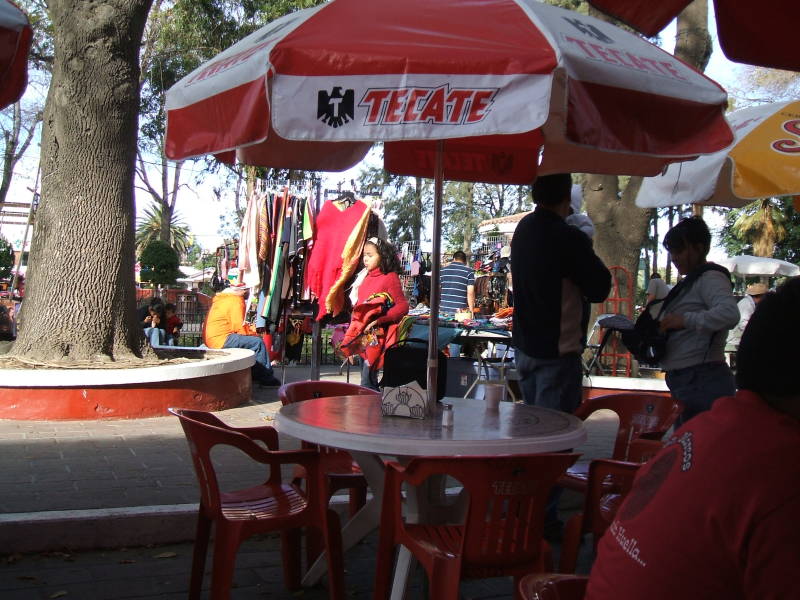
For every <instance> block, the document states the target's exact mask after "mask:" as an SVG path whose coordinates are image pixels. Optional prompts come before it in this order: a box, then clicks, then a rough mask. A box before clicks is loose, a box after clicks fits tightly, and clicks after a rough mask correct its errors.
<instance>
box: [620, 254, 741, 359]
mask: <svg viewBox="0 0 800 600" xmlns="http://www.w3.org/2000/svg"><path fill="white" fill-rule="evenodd" d="M706 271H719V272H720V273H724V274H725V276H726V277H728V278H729V279H730V276H731V274H730V272H729V271H728V269H726V268H725V267H722V266H720V265H718V264H715V263H705V264H703V265H701V266H700V267H698V268H697V269H695V270H694V271H692V272H691V273H689V274H688V275H687V276H686V277H684V278H683V280H682V281H680V282H679V283H678V284H677V285H676V286H675V287H673V288H672V289H671V290H670V291H669V293H668V294H667V295H666V296H665V297H664V298H661V299H660V300H653V301H652V302H649V303H648V304H647V306H645V307H644V310H642V314H640V315H639V318H637V319H636V323H634V325H633V329H630V330H628V331H622V332H621V335H622V343H623V344H625V347H626V348H627V349H628V351H629V352H630V353H631V354H632V355H633V357H634V358H635V359H636V360H637V361H639V363H640V364H644V365H648V366H651V367H658V366H659V364H660V363H661V359H662V358H664V354H665V353H666V351H667V338H668V337H669V334H670V332H669V331H667V332H662V331H660V330H659V325H660V322H661V315H663V314H664V310H666V308H667V306H668V305H669V303H670V302H672V301H673V300H674V299H675V298H677V297H678V295H679V294H681V292H683V291H684V290H688V289H689V288H691V287H692V286H693V285H694V282H695V281H697V280H698V279H700V276H701V275H702V274H703V273H705V272H706ZM659 304H660V305H661V306H660V308H659V310H658V316H657V317H655V318H654V317H653V315H652V314H651V313H652V312H654V311H651V310H650V309H651V308H653V307H656V306H658V305H659Z"/></svg>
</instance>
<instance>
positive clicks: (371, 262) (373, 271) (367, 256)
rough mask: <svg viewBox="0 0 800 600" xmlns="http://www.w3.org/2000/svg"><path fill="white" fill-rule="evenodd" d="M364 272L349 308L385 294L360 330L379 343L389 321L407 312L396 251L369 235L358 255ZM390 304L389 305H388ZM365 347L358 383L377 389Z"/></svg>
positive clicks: (375, 377) (372, 366)
mask: <svg viewBox="0 0 800 600" xmlns="http://www.w3.org/2000/svg"><path fill="white" fill-rule="evenodd" d="M361 260H362V262H363V264H364V268H365V269H366V270H367V275H366V276H365V277H364V279H363V281H362V282H361V284H360V285H359V287H358V301H357V302H356V304H355V306H354V307H353V309H354V310H355V308H356V307H357V306H358V305H360V304H364V303H365V302H367V300H369V299H372V298H374V297H375V296H376V295H377V294H388V295H389V297H390V298H391V302H389V303H387V307H388V309H387V310H386V311H385V312H383V313H382V314H380V315H379V316H374V317H372V320H370V321H369V322H368V323H367V324H366V325H365V326H364V329H363V333H364V334H370V333H372V335H373V336H374V337H375V342H376V343H378V344H382V343H383V342H384V341H385V340H386V337H387V332H386V330H387V329H388V328H389V326H391V325H396V324H397V323H399V322H400V319H402V318H403V317H404V316H405V315H406V314H408V300H406V297H405V294H404V293H403V286H402V285H401V283H400V277H399V276H398V273H400V272H401V269H400V261H399V260H398V259H397V252H396V251H395V249H394V247H393V246H392V245H391V244H390V243H389V242H387V241H385V240H381V239H379V238H375V237H373V238H369V239H368V240H367V241H366V242H365V243H364V251H363V254H362V256H361ZM389 304H391V306H389ZM366 354H367V353H366V350H365V351H364V352H362V353H361V355H362V358H363V359H364V366H363V368H362V370H361V385H363V386H365V387H370V388H372V389H375V390H377V389H378V373H377V369H376V368H375V367H376V365H371V364H369V361H368V359H367V358H366Z"/></svg>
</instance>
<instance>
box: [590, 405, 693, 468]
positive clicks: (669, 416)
mask: <svg viewBox="0 0 800 600" xmlns="http://www.w3.org/2000/svg"><path fill="white" fill-rule="evenodd" d="M598 410H611V411H614V412H615V413H616V414H617V416H618V417H619V429H618V430H617V437H616V440H615V441H614V451H613V453H612V455H611V458H613V459H614V460H627V459H628V446H629V444H630V442H631V440H634V439H637V438H639V437H642V436H643V435H647V436H648V437H651V438H652V436H655V437H661V436H663V435H664V434H665V433H666V432H667V430H668V429H669V428H670V427H672V425H673V424H674V423H675V420H676V419H677V418H678V416H679V415H680V414H681V412H682V411H683V404H682V403H681V402H680V400H676V399H675V398H672V397H665V396H660V395H658V394H648V393H645V392H624V393H618V394H607V395H605V396H597V397H595V398H588V399H586V400H584V401H583V402H582V403H581V404H580V406H578V408H577V409H575V416H576V417H578V418H580V419H586V418H587V417H588V416H589V415H591V414H592V413H593V412H595V411H598Z"/></svg>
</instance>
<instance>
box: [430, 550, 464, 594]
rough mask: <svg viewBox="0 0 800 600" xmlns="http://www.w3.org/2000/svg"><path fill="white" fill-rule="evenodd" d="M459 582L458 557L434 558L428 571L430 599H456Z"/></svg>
mask: <svg viewBox="0 0 800 600" xmlns="http://www.w3.org/2000/svg"><path fill="white" fill-rule="evenodd" d="M460 583H461V563H460V560H459V559H450V560H448V559H435V560H434V561H433V565H432V566H431V570H430V572H429V573H428V589H429V590H430V593H429V594H428V598H429V599H430V600H458V589H459V585H460Z"/></svg>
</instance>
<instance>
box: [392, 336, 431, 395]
mask: <svg viewBox="0 0 800 600" xmlns="http://www.w3.org/2000/svg"><path fill="white" fill-rule="evenodd" d="M427 365H428V342H427V340H421V339H415V338H408V339H405V340H401V341H399V342H396V343H394V344H392V345H391V346H389V347H388V348H386V350H385V351H384V355H383V376H382V377H381V380H380V383H378V386H379V387H397V386H400V385H405V384H407V383H411V382H412V381H416V382H417V383H418V384H419V386H420V387H421V388H422V389H427V388H428V366H427ZM438 367H439V374H438V378H437V380H436V399H437V400H441V399H442V398H444V396H445V393H446V389H447V357H446V356H445V355H444V352H442V351H441V350H440V351H439V354H438Z"/></svg>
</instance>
